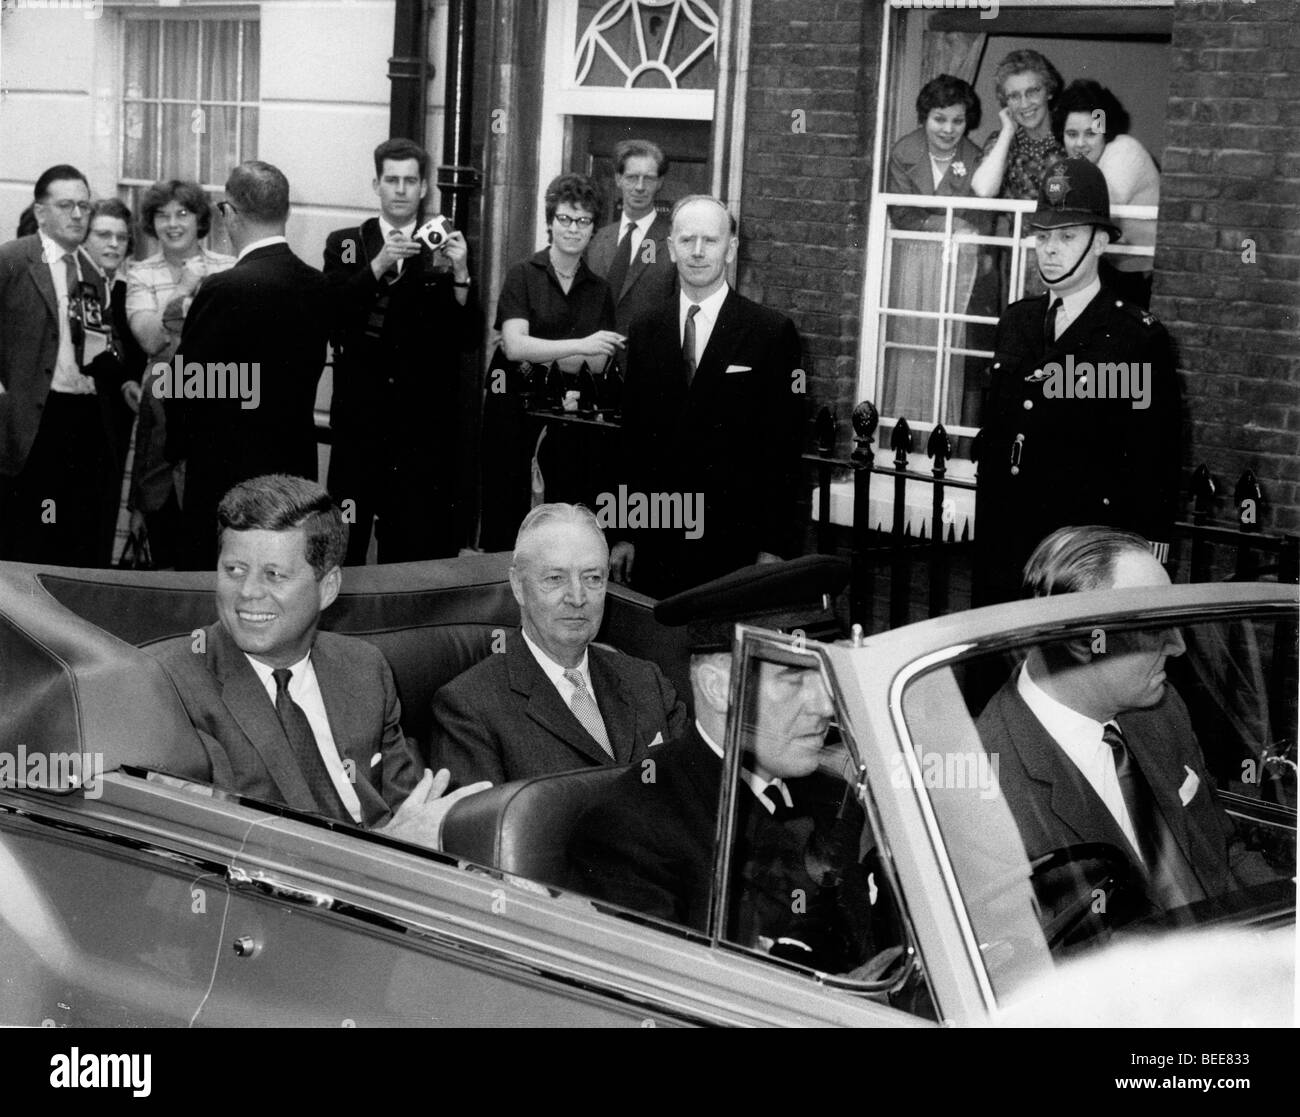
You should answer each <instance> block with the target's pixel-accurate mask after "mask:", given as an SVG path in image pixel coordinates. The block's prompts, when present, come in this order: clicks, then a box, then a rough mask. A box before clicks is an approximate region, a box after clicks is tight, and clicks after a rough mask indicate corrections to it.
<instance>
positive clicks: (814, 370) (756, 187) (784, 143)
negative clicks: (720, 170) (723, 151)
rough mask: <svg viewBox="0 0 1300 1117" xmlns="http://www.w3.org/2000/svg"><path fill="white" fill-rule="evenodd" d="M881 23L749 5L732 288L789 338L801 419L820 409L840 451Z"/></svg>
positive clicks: (826, 1)
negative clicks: (798, 360) (798, 369)
mask: <svg viewBox="0 0 1300 1117" xmlns="http://www.w3.org/2000/svg"><path fill="white" fill-rule="evenodd" d="M879 21H880V8H879V6H878V5H876V4H869V3H860V2H858V0H765V2H764V3H759V4H754V5H753V23H752V28H751V40H750V54H749V83H748V103H747V106H746V113H747V126H746V136H745V162H744V178H743V185H742V194H743V196H742V205H741V241H740V257H739V264H738V282H739V286H740V290H741V292H742V294H745V295H748V296H749V297H750V298H752V299H755V300H757V301H758V302H761V303H763V304H764V305H766V306H770V307H772V308H774V309H776V310H780V311H782V312H784V313H786V314H788V315H789V316H790V317H791V318H792V319H793V320H794V322H795V324H796V325H797V326H798V327H799V332H800V334H801V335H802V336H803V342H804V357H805V368H806V370H807V372H808V374H809V380H808V394H809V396H810V397H811V402H810V405H809V409H808V415H809V418H810V419H811V418H812V416H813V415H815V414H816V411H817V409H818V408H820V407H821V406H822V405H823V404H829V405H830V406H831V407H832V408H833V409H834V411H835V417H836V420H837V422H838V425H839V428H840V447H839V448H840V449H841V450H842V451H843V450H847V448H848V445H849V444H848V435H847V430H848V417H849V413H850V411H851V410H852V408H853V405H854V403H856V402H857V401H856V400H855V398H854V395H855V390H856V389H855V386H856V383H857V363H858V340H859V334H860V329H861V314H860V309H861V298H862V283H863V261H864V254H863V249H864V245H865V237H866V221H867V214H868V206H869V203H870V183H871V147H872V132H873V129H874V126H875V91H876V82H877V63H878V55H879V49H880V48H879V43H880V22H879ZM796 114H798V115H796Z"/></svg>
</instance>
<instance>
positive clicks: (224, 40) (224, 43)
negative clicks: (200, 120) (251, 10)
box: [203, 19, 239, 101]
mask: <svg viewBox="0 0 1300 1117" xmlns="http://www.w3.org/2000/svg"><path fill="white" fill-rule="evenodd" d="M203 97H204V99H205V100H210V101H237V100H239V22H238V21H237V20H233V19H232V20H223V21H221V22H220V23H208V24H205V25H204V28H203Z"/></svg>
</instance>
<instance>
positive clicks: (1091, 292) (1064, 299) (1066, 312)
mask: <svg viewBox="0 0 1300 1117" xmlns="http://www.w3.org/2000/svg"><path fill="white" fill-rule="evenodd" d="M1100 291H1101V280H1100V279H1094V280H1093V281H1092V282H1091V283H1089V284H1088V286H1087V287H1084V288H1083V289H1082V290H1081V291H1073V292H1071V293H1070V294H1068V295H1061V296H1060V299H1061V309H1060V310H1058V311H1057V312H1056V336H1057V337H1060V336H1061V335H1062V334H1063V333H1065V331H1066V330H1067V329H1069V327H1070V323H1071V322H1073V321H1074V320H1075V319H1076V318H1078V317H1079V315H1080V314H1082V313H1083V308H1084V307H1086V306H1087V305H1088V304H1089V303H1090V302H1092V300H1093V299H1094V298H1096V297H1097V295H1098V294H1099V293H1100ZM1056 298H1057V296H1056V295H1053V294H1052V293H1051V291H1048V293H1047V305H1048V306H1049V307H1050V306H1051V305H1052V300H1054V299H1056Z"/></svg>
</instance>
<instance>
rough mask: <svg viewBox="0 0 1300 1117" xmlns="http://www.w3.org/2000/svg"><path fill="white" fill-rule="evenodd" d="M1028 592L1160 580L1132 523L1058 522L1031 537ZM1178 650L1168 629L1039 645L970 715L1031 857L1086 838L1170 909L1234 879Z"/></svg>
mask: <svg viewBox="0 0 1300 1117" xmlns="http://www.w3.org/2000/svg"><path fill="white" fill-rule="evenodd" d="M1024 584H1025V589H1026V591H1027V592H1028V593H1030V594H1032V595H1033V596H1035V597H1042V596H1047V595H1050V594H1053V593H1071V592H1078V591H1084V590H1097V589H1115V590H1120V589H1132V588H1140V587H1145V586H1167V585H1168V584H1169V576H1168V575H1167V574H1166V573H1165V571H1164V568H1163V567H1162V566H1161V565H1160V563H1159V561H1157V559H1156V558H1155V557H1154V556H1153V555H1152V554H1151V551H1150V544H1149V543H1148V541H1147V540H1146V539H1145V538H1143V537H1142V536H1140V535H1136V534H1134V533H1132V532H1127V531H1121V530H1117V529H1113V528H1107V527H1101V526H1086V527H1067V528H1061V529H1059V530H1057V531H1055V532H1053V533H1052V534H1051V535H1049V536H1048V537H1047V538H1046V539H1044V540H1043V542H1042V543H1041V544H1040V545H1039V546H1038V547H1037V548H1036V549H1035V551H1034V553H1033V554H1032V555H1031V556H1030V559H1029V562H1028V563H1027V565H1026V567H1025V572H1024ZM1185 650H1186V645H1185V644H1184V642H1183V637H1182V634H1181V633H1180V632H1179V630H1178V629H1177V628H1163V629H1151V630H1146V631H1138V632H1107V633H1105V634H1104V640H1103V641H1101V642H1100V643H1099V642H1098V639H1097V635H1096V634H1095V633H1094V634H1092V635H1090V636H1089V637H1079V638H1075V639H1072V640H1067V641H1060V642H1057V643H1052V644H1040V645H1037V646H1035V647H1034V648H1032V649H1031V650H1030V651H1029V654H1028V655H1027V656H1026V658H1025V660H1024V662H1022V663H1021V664H1020V665H1019V666H1018V667H1017V668H1016V670H1015V671H1014V672H1013V673H1012V675H1011V678H1010V679H1008V680H1007V682H1006V683H1005V684H1004V685H1003V687H1002V688H1001V689H1000V690H999V691H998V692H997V693H996V694H995V695H994V696H993V698H992V699H990V700H989V702H988V704H987V706H986V707H985V708H984V710H983V712H982V713H981V714H980V717H979V719H978V722H977V727H978V729H979V734H980V740H981V743H982V744H983V746H984V748H985V750H986V751H987V752H988V754H989V755H990V757H996V758H997V761H998V783H999V786H1000V787H1001V789H1002V793H1003V795H1004V796H1005V798H1006V801H1007V805H1008V806H1009V807H1010V809H1011V813H1012V815H1013V817H1014V818H1015V821H1016V825H1017V826H1018V828H1019V829H1020V834H1021V837H1022V839H1023V840H1024V843H1025V856H1026V857H1027V858H1028V859H1029V860H1030V861H1033V860H1034V859H1035V858H1039V857H1042V856H1044V855H1046V854H1048V853H1051V852H1053V851H1056V850H1061V849H1064V848H1066V847H1068V846H1073V845H1081V844H1085V843H1096V842H1102V843H1108V844H1110V845H1111V846H1113V847H1115V851H1116V856H1117V857H1120V858H1127V859H1128V860H1129V861H1130V863H1131V865H1132V867H1133V869H1134V871H1135V876H1136V879H1139V880H1141V881H1142V882H1143V884H1144V887H1145V890H1146V893H1147V896H1148V898H1149V901H1150V902H1151V904H1152V905H1153V906H1154V907H1155V908H1157V909H1168V908H1174V907H1178V906H1181V905H1183V904H1187V903H1190V902H1192V901H1194V900H1200V899H1205V898H1207V897H1213V896H1217V895H1221V894H1223V893H1224V892H1226V891H1228V890H1230V888H1231V887H1232V879H1231V875H1230V870H1229V866H1228V836H1229V831H1230V827H1229V824H1228V821H1227V818H1226V817H1225V815H1224V813H1223V809H1222V807H1221V806H1220V805H1219V802H1218V799H1217V797H1216V795H1215V790H1214V784H1213V781H1212V780H1211V778H1210V776H1209V774H1208V773H1207V771H1206V768H1205V761H1204V758H1203V756H1202V755H1201V750H1200V748H1199V746H1198V745H1197V741H1196V734H1195V731H1194V729H1193V727H1192V724H1191V721H1190V718H1189V716H1188V713H1187V707H1186V706H1185V704H1184V703H1183V700H1182V698H1181V696H1180V695H1179V694H1178V692H1177V691H1176V690H1175V689H1174V687H1173V686H1172V685H1170V683H1169V682H1168V680H1167V678H1166V674H1165V666H1166V663H1167V661H1168V660H1169V659H1170V658H1171V657H1176V656H1180V655H1182V654H1183V652H1184V651H1185Z"/></svg>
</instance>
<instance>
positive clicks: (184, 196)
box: [126, 178, 235, 567]
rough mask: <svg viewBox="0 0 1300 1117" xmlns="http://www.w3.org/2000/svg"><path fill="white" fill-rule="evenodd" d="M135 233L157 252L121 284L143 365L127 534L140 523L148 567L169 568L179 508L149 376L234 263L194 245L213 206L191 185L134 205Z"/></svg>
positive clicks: (155, 189)
mask: <svg viewBox="0 0 1300 1117" xmlns="http://www.w3.org/2000/svg"><path fill="white" fill-rule="evenodd" d="M140 226H141V228H142V229H143V231H144V232H146V233H147V234H148V235H149V236H151V237H154V238H156V239H157V241H158V243H159V246H160V247H159V250H158V251H157V252H155V253H154V254H153V255H152V256H147V257H146V258H145V259H143V260H140V261H138V262H137V263H135V264H133V265H132V267H131V272H130V276H129V278H128V280H127V292H126V312H127V317H128V318H129V319H130V323H131V330H132V332H134V334H135V336H136V338H137V340H138V341H139V342H140V345H141V346H142V347H143V349H144V351H145V352H146V353H147V354H148V355H149V362H150V363H149V371H148V372H147V373H146V375H145V380H144V384H143V386H142V388H143V397H142V405H141V408H140V421H139V425H138V427H137V429H136V435H135V464H134V466H133V468H132V483H131V503H130V507H131V509H132V520H131V522H132V529H133V530H134V529H138V528H139V526H140V523H141V521H143V522H144V524H145V525H146V527H147V530H148V533H149V548H150V551H151V553H152V557H153V561H154V564H155V565H156V566H160V567H170V566H174V565H175V562H176V548H177V545H178V541H179V532H180V505H179V503H178V501H177V495H176V487H175V481H174V477H173V467H172V465H171V463H170V462H168V461H167V459H166V457H165V456H164V454H163V447H164V444H165V443H166V438H167V434H166V428H165V426H164V416H163V405H162V401H161V400H159V399H157V398H155V396H154V394H153V391H152V387H153V381H154V379H155V377H154V374H153V369H154V368H155V367H156V366H158V365H159V364H162V365H166V364H168V363H169V362H170V361H171V359H172V358H173V357H174V356H175V355H176V349H177V347H178V346H179V345H180V341H181V327H182V326H183V325H184V323H185V315H186V313H187V312H188V311H189V306H190V303H191V302H192V301H193V299H194V294H195V292H196V291H198V289H199V285H200V284H201V283H202V282H203V280H204V278H205V277H206V276H209V275H215V274H216V273H217V272H222V271H225V270H226V269H227V268H230V267H233V266H234V263H235V258H234V257H233V256H227V255H225V254H223V253H221V252H210V251H208V249H206V248H204V247H203V246H202V245H201V244H200V243H199V241H200V240H201V239H202V238H203V237H206V236H207V235H208V232H209V231H210V230H211V228H212V205H211V203H210V202H209V201H208V196H207V195H206V194H205V193H204V192H203V187H201V186H200V185H199V184H198V183H197V182H183V181H181V180H180V179H175V178H173V179H168V180H165V181H163V182H155V183H154V184H153V185H152V186H151V187H149V189H148V190H146V191H145V192H144V196H143V197H142V198H141V199H140Z"/></svg>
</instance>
